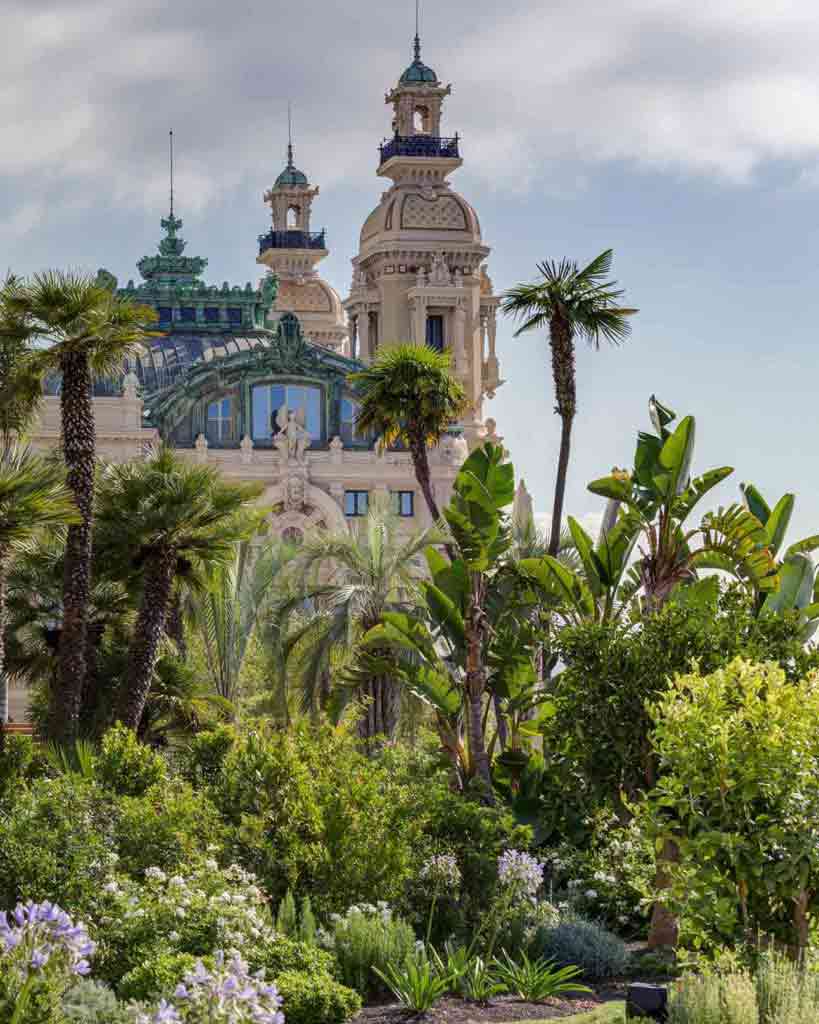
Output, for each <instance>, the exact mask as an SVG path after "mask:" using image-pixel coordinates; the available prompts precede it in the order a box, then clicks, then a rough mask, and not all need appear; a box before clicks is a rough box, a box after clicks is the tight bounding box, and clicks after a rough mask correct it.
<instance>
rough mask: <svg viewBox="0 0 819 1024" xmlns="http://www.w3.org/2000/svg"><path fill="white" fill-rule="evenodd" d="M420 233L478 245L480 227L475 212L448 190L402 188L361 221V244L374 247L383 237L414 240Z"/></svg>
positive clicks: (412, 186)
mask: <svg viewBox="0 0 819 1024" xmlns="http://www.w3.org/2000/svg"><path fill="white" fill-rule="evenodd" d="M420 233H423V235H426V236H427V237H436V236H437V237H438V238H440V239H441V241H449V240H452V239H457V238H458V237H459V236H460V238H463V237H464V235H466V236H468V240H469V241H470V242H477V243H480V241H481V225H480V221H479V220H478V215H477V213H476V212H475V210H474V208H473V207H472V206H471V205H470V204H469V203H468V202H467V201H466V200H465V199H464V198H463V196H461V195H459V194H458V193H457V192H453V191H452V190H451V189H449V188H429V189H426V188H419V187H418V186H415V185H407V186H401V187H399V188H395V189H391V190H390V191H389V192H387V193H386V194H385V196H384V198H383V199H382V201H381V202H380V203H379V204H378V206H377V207H376V208H375V209H374V210H373V211H372V213H371V214H370V215H369V217H367V219H366V220H365V221H364V225H363V227H362V229H361V236H360V244H361V245H362V246H363V245H366V244H368V243H369V244H374V243H375V242H376V241H377V240H378V239H379V238H381V237H383V236H384V235H386V236H388V237H395V236H401V235H405V234H409V236H410V237H411V238H414V239H417V238H418V237H419V234H420Z"/></svg>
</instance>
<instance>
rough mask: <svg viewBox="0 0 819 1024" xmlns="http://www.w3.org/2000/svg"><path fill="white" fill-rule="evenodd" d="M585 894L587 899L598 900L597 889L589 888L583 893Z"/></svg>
mask: <svg viewBox="0 0 819 1024" xmlns="http://www.w3.org/2000/svg"><path fill="white" fill-rule="evenodd" d="M583 895H584V896H585V897H586V899H587V900H596V899H597V891H596V890H595V889H587V890H586V891H585V892H584V893H583Z"/></svg>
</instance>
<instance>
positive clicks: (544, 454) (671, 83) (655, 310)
mask: <svg viewBox="0 0 819 1024" xmlns="http://www.w3.org/2000/svg"><path fill="white" fill-rule="evenodd" d="M414 19H415V11H414V4H413V3H412V0H379V2H376V0H357V2H355V3H350V4H347V5H344V6H342V5H336V4H331V3H327V2H322V0H314V2H312V3H301V4H294V3H292V2H288V3H284V2H281V0H264V2H261V0H252V2H248V0H234V2H232V3H225V2H214V0H196V2H194V0H174V2H173V3H168V2H167V0H159V2H158V0H142V2H141V3H139V4H134V3H133V2H131V0H106V2H105V3H104V4H103V3H101V2H100V0H57V2H46V0H0V123H2V124H3V126H4V130H3V137H2V142H0V264H2V267H0V269H3V270H5V269H6V268H8V269H13V270H15V271H16V272H18V273H29V272H32V271H35V270H38V269H42V268H45V267H77V268H83V269H87V270H90V271H96V269H97V268H99V267H106V268H108V269H109V270H111V271H112V272H113V273H114V274H116V275H117V276H118V277H119V279H120V281H121V282H124V281H125V280H127V279H128V278H129V277H134V278H136V277H137V272H136V268H135V263H136V261H137V260H138V259H139V258H140V257H142V256H143V255H145V254H147V253H151V252H153V251H155V247H156V243H157V241H158V240H159V238H160V236H161V232H160V228H159V220H160V217H161V216H163V215H164V214H165V212H166V209H167V193H168V172H167V138H168V130H169V129H171V128H172V129H173V131H174V137H175V143H176V212H177V214H178V215H179V216H181V217H182V218H183V220H184V229H183V232H182V233H183V235H184V237H185V238H186V240H187V242H188V248H187V254H189V255H202V256H207V257H208V259H209V266H208V270H207V272H206V277H207V279H208V280H209V281H212V282H215V283H217V284H221V282H222V281H224V280H229V281H230V282H231V283H240V284H244V282H245V281H248V280H252V281H255V280H257V279H258V277H259V273H260V269H261V268H259V267H258V266H257V265H256V263H255V257H256V253H257V246H256V236H257V235H258V234H260V233H262V232H264V231H266V230H268V228H269V213H268V210H267V208H266V207H265V206H264V205H263V203H262V192H263V191H264V190H265V189H266V188H269V187H270V186H271V185H272V183H273V181H274V180H275V178H276V176H277V174H278V173H279V171H280V170H281V168H282V166H283V164H284V154H285V148H286V142H287V138H286V136H287V104H288V101H292V104H293V116H294V133H295V147H296V163H297V164H298V165H299V166H300V167H301V168H302V170H304V171H305V172H306V173H307V174H308V175H309V177H310V179H311V181H312V182H314V183H316V184H319V185H320V187H321V194H320V195H319V197H318V199H317V200H316V202H315V204H314V223H313V226H314V228H320V227H326V228H327V232H328V243H329V246H330V249H331V254H330V257H328V259H327V260H326V262H325V263H324V264H322V267H321V270H322V273H323V274H324V276H326V277H327V278H328V279H329V280H330V281H331V282H332V283H333V284H334V285H335V287H336V288H337V289H338V290H339V291H340V292H341V293H342V295H343V294H345V293H346V291H347V289H348V287H349V282H350V276H351V270H350V259H351V258H352V257H353V255H354V254H355V251H356V247H357V241H358V232H359V229H360V226H361V224H362V223H363V221H364V219H365V218H366V216H367V214H368V213H369V212H370V210H371V209H372V208H373V207H374V206H376V205H377V203H378V200H379V197H380V195H381V193H382V192H383V191H384V189H385V187H386V183H385V182H384V181H383V179H379V178H377V177H376V175H375V170H376V164H377V146H378V143H379V142H380V141H381V140H382V138H383V136H384V135H386V134H388V133H389V124H390V112H389V110H388V108H387V107H386V106H385V105H384V93H385V91H386V90H387V89H388V88H390V87H391V86H392V85H394V84H395V82H396V80H397V78H398V77H399V75H400V74H401V72H402V71H403V69H404V68H405V67H406V65H407V64H408V63H409V61H410V59H411V55H412V53H411V49H412V36H413V33H414ZM421 20H422V38H423V56H424V60H425V61H426V63H428V64H429V65H431V66H432V67H433V68H435V70H436V71H437V72H438V75H439V77H440V78H441V79H442V80H443V81H445V82H452V85H453V92H452V96H451V97H450V99H449V100H448V101H447V105H446V108H445V113H444V118H445V120H444V131H445V132H447V133H452V134H454V133H455V132H456V131H457V132H459V133H460V135H461V137H462V146H461V152H462V156H463V157H464V166H463V168H462V169H461V170H460V171H458V172H457V174H456V175H455V176H454V177H453V179H452V182H453V186H454V187H455V188H456V189H457V190H458V191H459V192H461V193H462V194H463V195H464V196H465V197H466V198H467V199H468V200H469V201H470V202H471V203H472V204H473V205H474V206H475V207H476V208H477V210H478V213H479V215H480V219H481V225H482V229H483V235H484V240H485V242H486V243H487V244H488V245H490V246H491V247H492V255H491V257H490V261H489V271H490V274H491V276H492V279H493V281H494V283H495V288H496V291H502V290H503V289H504V288H507V287H509V286H511V285H512V284H515V283H517V282H519V281H524V280H531V279H533V278H534V277H535V276H536V273H537V271H536V265H537V263H538V261H541V260H543V259H552V258H554V259H559V258H562V257H568V258H570V259H574V260H577V261H579V262H581V263H582V262H584V261H587V260H589V259H591V258H592V257H593V256H595V255H596V254H597V253H599V252H600V251H601V250H603V249H606V248H609V247H611V248H613V249H614V251H615V262H614V274H615V276H616V277H617V279H618V280H619V281H620V283H621V286H622V287H623V288H625V290H626V299H627V301H628V304H629V305H633V306H636V307H639V309H640V312H639V314H638V315H637V316H636V317H635V318H634V323H633V334H632V337H631V338H630V339H629V341H628V342H627V344H625V345H624V346H622V347H620V348H618V349H612V348H605V347H604V348H602V349H601V350H600V351H599V352H595V351H592V350H590V349H588V348H585V347H581V349H580V350H579V351H578V359H577V377H578V415H577V420H576V422H575V428H574V435H573V454H572V462H571V466H570V471H569V484H568V490H567V510H568V512H569V513H570V514H574V515H575V516H578V517H584V518H586V519H587V521H590V520H591V519H592V518H593V517H594V516H595V515H596V514H597V513H598V512H599V510H600V505H601V502H600V500H599V499H597V498H595V497H594V496H593V495H591V494H589V493H588V491H587V490H586V484H587V483H588V481H589V480H592V479H594V478H596V477H599V476H603V475H606V474H607V473H608V472H609V471H610V469H611V468H612V467H613V466H630V465H631V462H632V456H633V449H634V438H635V434H636V431H637V430H638V429H643V428H646V427H647V426H648V418H647V402H648V398H649V396H650V395H651V394H652V393H656V395H657V396H658V398H660V400H661V401H662V402H663V403H665V404H666V405H669V406H671V407H672V408H674V409H676V410H678V412H679V413H680V415H684V414H687V413H691V414H693V415H694V416H695V417H696V421H697V453H696V458H695V464H694V468H695V471H697V472H699V471H702V470H704V469H706V468H711V467H714V466H721V465H730V466H733V467H735V473H734V475H733V476H732V477H731V478H730V479H729V480H728V481H726V482H725V483H724V484H722V485H721V487H720V488H719V490H718V491H715V492H713V500H712V501H711V505H716V504H717V503H723V504H727V503H729V502H731V501H733V500H735V499H736V498H737V497H738V495H739V483H740V481H746V480H747V481H752V482H754V483H755V484H756V485H757V486H758V487H759V488H760V489H761V490H762V492H763V494H765V495H766V496H768V497H769V499H770V500H771V502H773V501H775V500H776V499H777V498H778V497H779V496H780V495H781V494H783V493H784V492H786V491H794V492H795V493H796V494H797V506H796V513H795V517H794V523H793V527H792V533H791V537H792V538H793V539H795V538H796V537H798V536H803V535H806V534H808V533H814V532H819V472H817V471H818V470H819V459H818V458H817V441H818V440H819V401H817V397H816V389H817V375H816V373H815V367H816V364H817V358H816V354H815V350H816V341H815V339H816V335H817V323H819V288H817V284H816V281H817V274H818V273H819V238H817V231H816V226H817V222H819V63H817V61H816V53H817V52H819V17H817V15H816V8H815V3H814V2H812V0H768V2H766V3H764V4H763V3H760V2H759V0H754V2H750V0H711V2H710V3H708V4H702V5H692V4H691V3H690V2H689V0H550V2H549V3H548V4H546V3H538V2H534V0H507V2H506V3H505V4H497V3H496V2H494V0H493V2H490V0H439V2H438V3H436V4H433V3H430V2H428V0H427V3H422V12H421ZM512 334H513V325H512V324H510V323H508V322H503V323H501V324H500V329H499V356H500V359H501V370H502V376H503V377H504V378H505V380H506V383H505V384H504V386H503V387H502V388H501V389H500V390H499V391H498V394H497V397H496V398H495V400H494V401H493V402H491V403H488V404H487V407H486V414H487V415H491V416H493V417H494V418H495V419H496V420H497V423H498V432H499V433H500V434H502V435H503V436H504V438H505V444H506V446H507V447H508V448H509V450H510V452H511V456H512V459H513V461H514V463H515V467H516V471H517V472H518V474H519V475H521V476H523V477H524V478H525V480H526V484H527V487H528V488H529V490H530V491H531V493H532V495H533V498H534V503H535V508H536V511H537V512H538V513H539V514H541V515H543V514H546V513H548V510H549V509H550V508H551V501H552V488H553V486H554V468H555V464H556V457H557V447H558V440H559V420H558V418H557V417H556V416H555V415H554V412H553V408H554V399H553V392H552V383H551V373H550V367H549V355H548V343H547V339H546V338H545V336H537V335H529V336H527V337H525V338H521V339H514V338H513V337H512Z"/></svg>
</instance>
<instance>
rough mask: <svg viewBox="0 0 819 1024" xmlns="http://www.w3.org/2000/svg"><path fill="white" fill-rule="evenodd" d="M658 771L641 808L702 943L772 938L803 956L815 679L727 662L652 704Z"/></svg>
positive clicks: (811, 877) (817, 776)
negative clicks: (666, 846)
mask: <svg viewBox="0 0 819 1024" xmlns="http://www.w3.org/2000/svg"><path fill="white" fill-rule="evenodd" d="M651 714H652V717H653V718H654V723H655V724H654V729H653V732H652V734H651V741H652V743H653V745H654V747H655V749H656V751H657V754H658V756H659V760H660V765H661V769H662V770H661V773H660V776H659V778H658V780H657V784H656V786H655V788H654V789H653V791H652V792H651V794H650V795H649V799H648V803H647V805H646V813H645V815H644V822H645V824H646V825H647V826H648V827H649V828H650V829H651V831H652V833H653V835H654V837H655V839H656V842H657V844H658V846H660V845H662V844H663V843H664V842H666V841H667V840H669V839H670V840H671V841H672V842H673V844H674V845H675V847H676V848H677V850H678V853H679V863H678V864H677V865H675V866H674V868H673V869H672V871H671V882H672V892H673V893H674V896H675V899H676V902H677V904H678V906H679V907H681V908H683V909H685V908H687V907H690V908H691V910H692V913H693V915H694V916H697V915H701V916H700V920H699V922H698V924H699V925H700V926H701V927H703V926H704V927H705V928H706V929H707V931H708V932H710V937H711V938H712V940H716V941H717V942H723V941H725V940H726V939H729V940H730V939H733V938H735V937H736V936H737V933H743V932H744V933H745V934H746V935H748V936H750V935H756V934H758V933H759V932H760V931H761V932H762V933H767V934H773V935H774V936H775V937H776V938H778V939H779V940H780V941H782V940H784V941H786V942H787V943H788V944H789V945H790V946H791V947H792V948H794V949H796V950H798V951H799V953H800V954H803V953H804V952H805V950H806V948H807V944H808V933H809V921H810V918H811V917H812V916H814V915H815V914H816V912H817V910H819V847H817V843H816V820H817V814H819V730H817V724H818V723H819V678H817V676H816V675H812V676H809V677H808V678H807V679H805V680H803V681H801V682H799V683H797V684H794V683H793V682H792V681H791V680H790V679H788V677H787V675H786V673H785V672H784V671H783V669H781V668H779V667H778V666H776V665H775V664H772V663H768V664H753V663H751V662H747V661H742V660H736V661H733V662H731V663H730V664H729V665H727V666H725V667H724V668H721V669H718V670H717V671H715V672H712V673H710V674H702V673H699V672H694V673H691V674H689V675H685V676H680V677H678V678H677V679H676V680H675V681H674V683H673V684H672V686H671V687H670V688H669V689H668V690H667V691H666V693H664V694H663V695H661V696H660V697H659V698H658V699H657V700H656V701H655V702H653V704H652V705H651Z"/></svg>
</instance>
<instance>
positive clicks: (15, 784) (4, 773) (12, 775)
mask: <svg viewBox="0 0 819 1024" xmlns="http://www.w3.org/2000/svg"><path fill="white" fill-rule="evenodd" d="M33 761H34V741H33V740H32V738H31V736H18V735H15V734H12V735H9V736H5V737H4V739H3V746H2V749H0V800H4V799H6V798H7V797H13V796H14V794H15V792H16V791H17V789H19V787H20V786H21V785H23V784H24V781H25V779H26V777H27V775H28V773H29V771H30V769H31V766H32V763H33Z"/></svg>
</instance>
